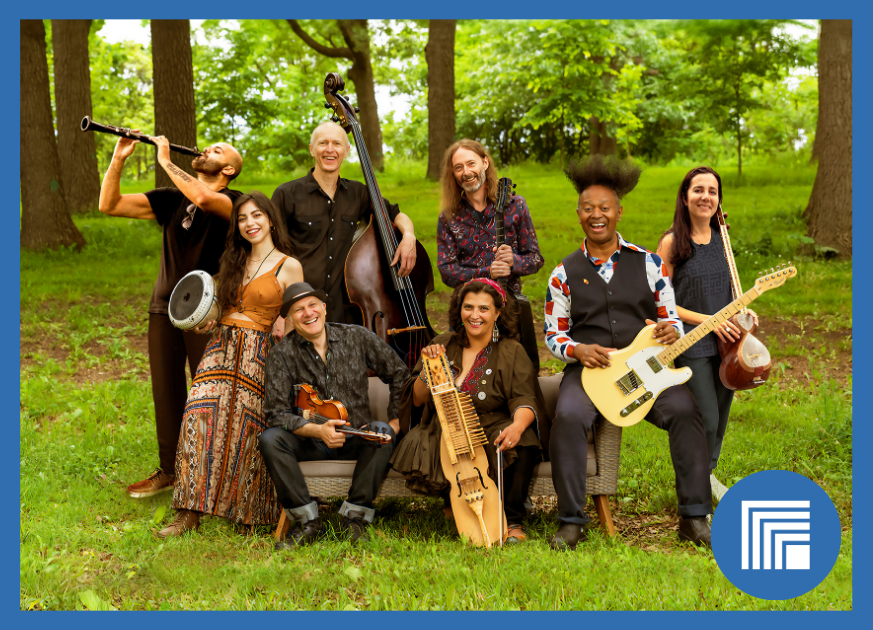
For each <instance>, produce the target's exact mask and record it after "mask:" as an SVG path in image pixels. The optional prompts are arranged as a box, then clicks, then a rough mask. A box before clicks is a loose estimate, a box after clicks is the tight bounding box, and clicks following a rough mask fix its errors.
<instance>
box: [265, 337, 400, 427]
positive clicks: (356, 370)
mask: <svg viewBox="0 0 873 630" xmlns="http://www.w3.org/2000/svg"><path fill="white" fill-rule="evenodd" d="M324 327H325V329H326V331H327V352H326V354H325V360H324V361H322V360H321V357H320V356H319V355H318V352H317V351H316V349H315V346H314V345H313V344H312V342H310V341H307V340H306V339H304V338H303V337H302V336H301V335H300V334H299V333H298V332H297V331H293V332H291V333H290V334H288V335H285V337H284V338H283V339H282V341H280V342H279V345H277V346H276V347H274V348H273V349H272V350H270V354H269V355H268V357H267V370H266V384H265V392H266V396H265V398H264V419H265V420H266V422H267V424H268V425H269V426H271V427H283V428H285V429H286V430H288V431H295V430H297V429H299V428H300V427H302V426H303V425H304V424H306V423H308V422H309V420H305V419H304V418H303V417H302V416H300V415H299V414H298V413H297V412H298V410H297V405H296V394H295V392H294V385H299V384H300V383H307V384H309V385H312V386H313V387H314V388H315V389H316V390H318V395H319V396H320V397H321V399H322V400H336V401H339V402H341V403H342V404H343V405H344V406H345V408H346V409H347V410H348V412H349V422H350V423H351V424H352V426H355V427H360V426H362V425H365V424H368V423H369V422H370V421H371V420H372V418H371V417H370V397H369V389H370V384H369V381H368V380H367V369H368V368H369V369H372V370H373V371H374V372H375V373H376V376H378V377H379V378H380V379H381V380H382V382H383V383H387V384H388V387H389V389H390V395H389V398H388V418H389V419H392V420H393V419H394V418H396V417H397V415H398V402H399V400H400V389H401V387H403V383H404V382H405V381H406V379H408V378H409V370H408V369H407V367H406V366H405V365H403V361H401V360H400V358H399V357H398V356H397V353H395V352H394V350H392V349H391V348H390V347H389V346H388V344H386V343H385V342H384V341H382V340H381V339H380V338H379V337H377V336H376V335H375V334H373V333H371V332H370V331H369V330H367V329H366V328H363V327H361V326H353V325H348V324H325V325H324Z"/></svg>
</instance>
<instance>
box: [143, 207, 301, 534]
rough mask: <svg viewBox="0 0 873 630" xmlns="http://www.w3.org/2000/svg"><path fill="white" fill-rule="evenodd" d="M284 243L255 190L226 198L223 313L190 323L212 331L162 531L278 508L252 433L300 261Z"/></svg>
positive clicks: (278, 222) (259, 421)
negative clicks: (204, 517) (274, 331)
mask: <svg viewBox="0 0 873 630" xmlns="http://www.w3.org/2000/svg"><path fill="white" fill-rule="evenodd" d="M290 251H291V240H290V239H289V237H288V232H287V230H286V228H285V222H284V221H283V220H282V218H281V216H280V215H279V212H278V211H277V210H276V207H275V206H274V205H273V203H272V202H271V201H270V200H269V199H268V198H267V197H266V196H265V195H264V194H263V193H260V192H257V191H254V192H251V193H249V194H247V195H243V196H241V197H239V198H238V199H237V200H236V201H235V202H234V204H233V211H232V213H231V217H230V230H229V231H228V234H227V241H226V248H225V251H224V254H223V255H222V257H221V263H220V268H219V272H218V290H217V298H218V302H219V304H220V305H221V307H222V309H223V316H220V317H219V319H218V321H216V320H211V321H209V322H207V323H205V324H204V325H202V326H201V327H199V328H195V330H196V331H197V332H201V333H209V332H212V331H213V330H215V334H214V335H213V339H212V341H211V343H210V344H209V346H208V347H207V348H206V351H205V352H204V353H203V359H202V361H201V362H200V365H199V366H198V368H197V374H196V376H195V377H194V384H193V386H192V388H191V391H190V393H189V395H188V402H187V404H186V405H185V414H184V417H183V419H182V431H181V434H180V436H179V446H178V448H177V450H176V484H175V488H174V490H173V508H175V509H176V510H178V515H177V517H176V519H175V520H174V521H173V522H172V523H171V524H170V525H168V526H167V527H165V528H164V529H162V530H161V531H160V532H158V535H159V536H161V537H162V538H163V537H166V536H178V535H180V534H182V533H184V532H185V531H187V530H189V529H195V528H197V527H198V526H199V524H200V514H212V515H215V516H223V517H225V518H227V519H230V520H231V521H233V522H235V523H238V524H242V525H256V524H268V523H275V522H277V521H278V520H279V514H280V510H281V508H280V506H279V503H278V500H277V499H276V491H275V489H274V487H273V482H272V480H271V479H270V475H269V473H268V472H267V469H266V467H265V466H264V462H263V460H262V459H261V454H260V452H259V451H258V436H259V435H260V434H261V432H262V431H263V430H264V429H265V428H266V425H265V424H264V418H263V414H262V409H263V404H264V367H265V364H266V358H267V351H268V350H269V348H270V345H271V339H270V330H271V328H272V326H273V323H274V322H275V321H276V319H277V317H278V316H279V309H280V308H281V306H282V297H283V294H284V292H285V289H286V287H288V286H289V285H291V284H293V283H295V282H302V281H303V268H302V267H301V266H300V263H299V262H298V261H297V260H296V259H294V258H292V257H290V256H288V255H287V254H286V253H285V252H290ZM216 329H217V330H216Z"/></svg>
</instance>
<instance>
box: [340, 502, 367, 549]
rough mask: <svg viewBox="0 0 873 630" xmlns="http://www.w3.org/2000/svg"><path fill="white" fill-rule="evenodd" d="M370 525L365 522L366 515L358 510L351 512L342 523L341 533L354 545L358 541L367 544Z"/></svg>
mask: <svg viewBox="0 0 873 630" xmlns="http://www.w3.org/2000/svg"><path fill="white" fill-rule="evenodd" d="M369 525H370V524H369V523H368V522H367V521H365V520H364V513H363V512H358V511H357V510H349V511H348V512H347V513H346V515H345V516H343V520H342V521H341V522H340V531H342V532H343V533H345V534H347V535H348V536H349V538H350V539H351V541H352V542H353V543H356V542H358V541H361V542H367V541H368V540H369V539H370V537H369V536H368V535H367V527H368V526H369Z"/></svg>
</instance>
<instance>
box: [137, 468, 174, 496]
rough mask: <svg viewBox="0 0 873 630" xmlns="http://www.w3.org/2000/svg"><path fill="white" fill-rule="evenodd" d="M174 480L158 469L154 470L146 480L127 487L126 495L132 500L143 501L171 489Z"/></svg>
mask: <svg viewBox="0 0 873 630" xmlns="http://www.w3.org/2000/svg"><path fill="white" fill-rule="evenodd" d="M174 482H175V479H174V478H173V477H172V476H171V475H168V474H167V473H165V472H164V471H163V470H161V469H160V468H157V469H155V472H153V473H152V474H151V475H149V476H148V478H147V479H143V480H142V481H137V482H136V483H134V484H131V485H129V486H127V494H128V495H130V497H131V498H133V499H144V498H146V497H151V496H154V495H156V494H160V493H161V492H165V491H167V490H172V489H173V483H174Z"/></svg>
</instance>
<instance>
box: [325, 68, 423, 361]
mask: <svg viewBox="0 0 873 630" xmlns="http://www.w3.org/2000/svg"><path fill="white" fill-rule="evenodd" d="M344 89H345V82H344V81H343V79H342V77H341V76H340V75H339V73H337V72H331V73H330V74H328V75H327V78H326V79H325V80H324V96H325V98H326V99H327V104H326V105H325V106H326V107H330V108H332V109H333V110H334V112H335V116H333V120H334V122H337V123H338V124H339V125H340V126H341V127H342V128H343V129H345V131H346V133H351V134H352V137H353V138H354V140H355V146H356V147H357V149H358V157H359V159H360V162H361V169H362V170H363V172H364V179H365V180H366V184H367V191H368V192H369V194H370V203H371V205H372V207H373V219H372V220H371V221H370V224H369V225H368V226H367V228H366V229H365V230H364V232H363V234H362V235H361V236H360V237H359V238H358V239H357V240H356V241H355V244H354V245H352V249H351V250H350V251H349V255H348V257H347V258H346V264H345V282H346V290H347V291H348V294H349V300H350V301H351V302H352V303H353V304H355V305H357V306H358V307H359V308H360V309H361V314H362V317H363V321H364V326H365V327H366V328H368V329H369V330H371V331H373V332H374V333H376V334H377V335H379V336H380V337H381V338H382V339H383V340H385V342H386V343H388V345H389V346H391V347H392V348H393V349H394V351H395V352H397V354H398V355H400V358H401V359H403V360H404V362H405V363H406V364H407V366H408V367H409V368H410V369H412V368H413V367H414V366H415V364H416V363H417V362H418V358H419V356H420V355H421V351H422V350H423V349H424V347H425V346H427V345H428V343H429V342H430V340H431V339H433V338H434V337H435V336H436V332H435V331H434V329H433V327H432V326H431V324H430V321H428V318H427V310H426V308H425V300H426V298H427V294H428V293H430V292H431V291H433V288H434V282H433V268H432V267H431V264H430V259H429V258H428V255H427V252H426V251H425V249H424V247H423V246H422V244H421V243H420V242H418V241H416V243H415V248H416V261H415V267H414V268H413V269H412V272H411V273H410V274H409V275H408V276H406V277H401V276H400V274H399V273H398V272H397V266H396V265H395V266H393V267H392V266H391V265H390V261H391V260H393V259H394V255H395V254H396V252H397V247H398V245H399V243H400V240H401V236H400V231H399V230H398V229H397V227H396V226H394V225H393V224H392V222H391V217H390V215H389V214H388V206H387V204H386V203H385V199H383V198H382V193H381V191H380V190H379V184H378V183H377V182H376V172H375V169H374V168H373V164H372V162H371V161H370V156H369V153H368V152H367V146H366V144H365V143H364V136H363V133H362V131H361V126H360V123H359V122H358V119H357V117H356V116H355V111H356V110H357V108H355V107H352V106H351V105H350V104H349V102H348V101H347V100H346V98H345V97H344V96H342V95H341V94H339V92H341V91H342V90H344Z"/></svg>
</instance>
